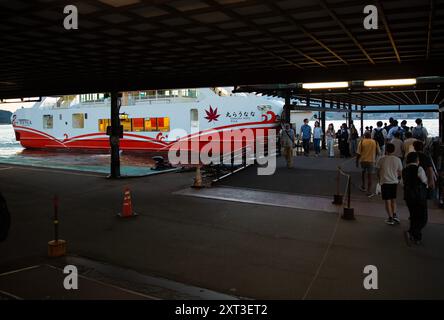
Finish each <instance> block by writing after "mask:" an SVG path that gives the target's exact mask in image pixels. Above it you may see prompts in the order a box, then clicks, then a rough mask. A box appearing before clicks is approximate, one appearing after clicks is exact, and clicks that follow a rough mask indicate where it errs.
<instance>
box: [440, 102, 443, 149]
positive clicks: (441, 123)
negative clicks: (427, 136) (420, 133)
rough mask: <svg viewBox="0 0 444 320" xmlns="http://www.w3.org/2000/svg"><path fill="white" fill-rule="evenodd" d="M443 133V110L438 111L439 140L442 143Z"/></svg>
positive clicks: (441, 105)
mask: <svg viewBox="0 0 444 320" xmlns="http://www.w3.org/2000/svg"><path fill="white" fill-rule="evenodd" d="M441 108H444V104H440V105H439V109H440V110H442V109H441ZM443 134H444V111H440V112H439V142H440V143H441V144H442V143H444V139H443Z"/></svg>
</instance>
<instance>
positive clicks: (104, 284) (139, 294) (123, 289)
mask: <svg viewBox="0 0 444 320" xmlns="http://www.w3.org/2000/svg"><path fill="white" fill-rule="evenodd" d="M46 266H47V267H49V268H52V269H55V270H59V271H62V272H63V270H62V269H60V268H58V267H55V266H52V265H50V264H47V265H46ZM79 277H80V278H83V279H86V280H88V281H92V282H95V283H98V284H100V285H102V286H107V287H110V288H114V289H118V290H120V291H124V292H127V293H130V294H133V295H136V296H140V297H143V298H147V299H151V300H162V299H159V298H156V297H153V296H149V295H146V294H143V293H140V292H136V291H132V290H129V289H125V288H122V287H119V286H116V285H113V284H109V283H106V282H102V281H100V280H96V279H93V278H88V277H85V276H83V275H81V274H79Z"/></svg>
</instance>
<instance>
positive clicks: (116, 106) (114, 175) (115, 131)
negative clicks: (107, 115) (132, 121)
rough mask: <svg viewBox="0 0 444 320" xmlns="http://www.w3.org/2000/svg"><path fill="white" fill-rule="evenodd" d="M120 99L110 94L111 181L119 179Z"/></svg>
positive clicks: (114, 94) (114, 93) (115, 94)
mask: <svg viewBox="0 0 444 320" xmlns="http://www.w3.org/2000/svg"><path fill="white" fill-rule="evenodd" d="M120 103H121V102H120V99H119V94H118V93H117V92H112V93H111V134H110V136H109V143H110V146H111V174H110V178H111V179H118V178H120V154H119V152H120V118H119V111H120Z"/></svg>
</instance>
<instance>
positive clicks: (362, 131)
mask: <svg viewBox="0 0 444 320" xmlns="http://www.w3.org/2000/svg"><path fill="white" fill-rule="evenodd" d="M362 110H364V106H361V137H362V136H364V112H362Z"/></svg>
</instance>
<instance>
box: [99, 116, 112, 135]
mask: <svg viewBox="0 0 444 320" xmlns="http://www.w3.org/2000/svg"><path fill="white" fill-rule="evenodd" d="M110 125H111V120H110V119H99V131H100V132H106V128H107V127H108V126H110Z"/></svg>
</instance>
